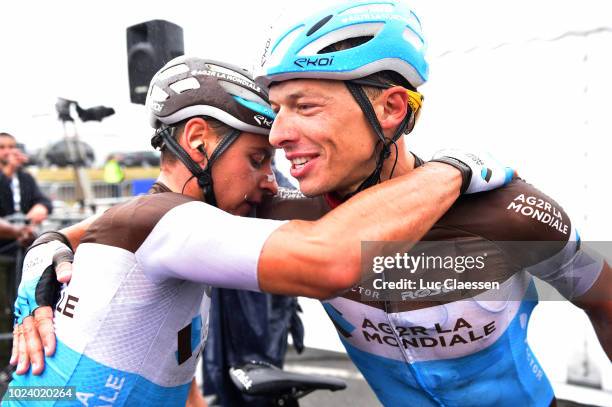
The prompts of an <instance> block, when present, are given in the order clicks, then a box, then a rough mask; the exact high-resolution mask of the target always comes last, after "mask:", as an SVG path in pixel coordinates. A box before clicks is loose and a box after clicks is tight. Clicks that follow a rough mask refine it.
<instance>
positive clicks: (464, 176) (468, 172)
mask: <svg viewBox="0 0 612 407" xmlns="http://www.w3.org/2000/svg"><path fill="white" fill-rule="evenodd" d="M429 162H438V163H443V164H448V165H450V166H451V167H455V168H456V169H458V170H459V171H460V172H461V190H460V191H459V193H460V194H461V195H463V193H464V192H465V191H466V190H467V189H468V187H469V186H470V181H471V180H472V168H470V166H469V165H467V164H466V163H464V162H463V161H461V160H458V159H456V158H454V157H438V158H434V159H433V160H431V161H429Z"/></svg>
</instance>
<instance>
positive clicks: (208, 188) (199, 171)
mask: <svg viewBox="0 0 612 407" xmlns="http://www.w3.org/2000/svg"><path fill="white" fill-rule="evenodd" d="M175 131H176V127H169V126H165V125H163V126H162V127H160V128H159V129H158V130H157V132H156V135H155V137H154V138H156V137H160V138H161V139H162V140H163V146H165V147H166V148H168V150H170V152H171V153H172V154H174V155H175V156H176V157H177V158H178V159H179V160H180V161H181V162H182V163H183V165H185V167H187V169H188V170H189V171H190V172H191V174H192V175H193V177H195V178H196V179H197V181H198V186H199V187H200V188H201V189H202V192H203V194H204V199H205V201H206V203H208V204H209V205H212V206H217V198H216V196H215V191H214V188H213V178H212V164H213V162H215V161H216V160H217V158H219V156H220V155H221V154H222V153H223V152H224V151H225V150H227V148H228V147H229V146H230V145H231V144H232V143H233V142H234V141H236V139H237V138H238V136H239V135H240V130H233V131H232V132H230V133H229V134H228V135H227V136H225V137H223V139H221V141H220V142H219V144H218V145H217V147H216V148H215V150H214V151H213V153H212V154H211V156H210V157H208V155H207V154H206V151H205V150H204V155H205V156H206V159H207V162H206V167H204V168H202V167H200V166H199V165H198V164H197V163H196V162H195V161H193V160H192V159H191V157H190V156H189V154H187V152H186V151H185V150H184V149H183V147H181V145H180V144H179V143H178V142H177V141H176V140H175V138H174V132H175Z"/></svg>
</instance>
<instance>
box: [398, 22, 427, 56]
mask: <svg viewBox="0 0 612 407" xmlns="http://www.w3.org/2000/svg"><path fill="white" fill-rule="evenodd" d="M403 37H404V39H405V40H406V41H407V42H408V43H409V44H410V45H412V46H413V47H414V49H416V50H417V51H420V50H421V49H422V48H423V46H424V45H425V43H423V39H422V38H421V37H419V36H418V35H417V34H416V33H415V32H414V31H412V29H411V28H410V27H406V29H405V30H404V34H403Z"/></svg>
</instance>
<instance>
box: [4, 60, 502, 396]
mask: <svg viewBox="0 0 612 407" xmlns="http://www.w3.org/2000/svg"><path fill="white" fill-rule="evenodd" d="M147 107H148V108H149V109H150V111H151V124H152V125H153V126H154V128H155V129H156V131H155V134H154V137H153V139H152V144H153V145H154V146H155V147H158V148H161V150H162V163H161V167H162V171H161V174H160V176H159V178H158V180H157V182H156V184H155V185H154V187H153V190H152V194H150V195H147V196H143V197H139V198H136V199H134V200H132V201H130V202H128V203H125V204H121V205H118V206H115V207H113V208H111V209H109V210H108V211H107V212H105V213H104V214H103V215H101V216H100V217H99V218H97V219H93V220H90V221H88V222H86V225H85V227H86V229H85V230H83V228H82V227H76V228H75V230H78V232H77V233H72V232H71V230H67V231H66V233H67V234H68V236H69V238H66V237H64V236H62V235H61V234H59V233H57V232H54V233H51V234H47V235H43V236H42V237H41V238H40V239H38V241H37V242H35V245H34V247H33V248H31V249H30V251H29V253H28V254H27V256H26V259H25V261H24V262H25V269H24V277H23V281H22V284H21V287H20V292H19V298H18V300H17V303H16V306H17V307H16V313H17V316H18V321H17V322H19V323H21V322H23V325H22V332H23V335H24V338H22V339H25V335H27V336H28V339H29V340H30V341H31V340H33V337H32V336H31V333H32V329H33V325H34V321H33V318H32V317H31V314H32V313H33V312H34V311H36V309H37V308H38V307H39V306H40V305H46V304H50V303H54V302H55V299H54V298H52V297H53V292H52V290H51V291H49V290H46V286H45V282H46V281H48V280H49V279H50V278H53V270H52V267H49V266H50V265H51V263H52V261H51V260H52V258H53V257H56V260H57V256H56V255H58V254H59V255H60V256H64V255H65V254H66V252H67V251H69V249H68V246H70V245H71V244H72V245H74V246H76V245H77V244H79V243H80V244H79V246H78V249H77V250H76V253H75V257H74V273H73V278H72V280H71V283H70V285H69V286H67V287H66V288H64V289H63V290H62V293H61V298H60V300H59V302H58V303H57V307H56V309H55V310H56V312H55V316H54V324H55V328H56V333H57V346H56V350H55V353H54V354H53V355H52V356H51V355H50V353H49V354H48V355H47V356H48V358H47V360H46V364H47V368H46V369H44V371H43V372H42V374H41V375H37V374H38V373H40V371H41V370H42V361H40V360H33V372H29V373H27V374H25V375H19V374H18V375H15V378H14V380H13V382H12V383H11V387H10V388H9V390H8V393H7V394H9V395H10V394H11V392H12V389H16V388H18V386H35V385H36V386H43V385H45V386H50V385H53V386H74V388H73V392H74V393H75V394H74V397H76V399H77V400H79V401H81V402H82V403H84V404H87V403H88V404H90V405H92V404H94V403H104V402H112V403H113V404H114V405H132V404H133V403H135V402H144V403H146V404H147V405H180V404H184V403H185V399H186V398H187V393H188V389H189V385H190V383H191V379H192V377H193V374H194V369H195V366H196V363H197V360H198V357H199V355H200V351H201V347H202V346H203V343H204V338H205V336H206V320H207V314H208V303H209V299H208V296H207V294H206V292H207V287H209V286H219V287H227V288H238V289H246V290H263V291H267V292H271V293H280V294H289V295H306V296H311V297H317V298H328V297H331V296H334V295H337V294H339V293H340V292H342V291H344V290H346V289H348V288H350V287H351V286H352V285H354V284H355V283H357V282H358V280H359V278H360V277H361V274H362V273H361V268H360V248H361V247H360V245H361V241H364V240H390V239H409V240H418V239H419V237H420V236H421V235H422V234H423V233H424V232H425V231H426V230H427V229H428V228H429V227H431V225H432V224H433V223H434V222H435V221H436V220H437V219H438V218H439V217H440V216H441V215H442V214H443V213H444V211H445V210H446V209H447V208H448V207H450V205H451V204H452V202H453V201H454V200H455V199H456V198H457V197H458V195H459V193H460V190H463V191H465V190H470V191H472V190H473V191H478V190H480V191H482V190H486V189H490V188H493V187H496V186H499V185H501V184H502V183H503V182H504V181H505V177H504V176H503V174H504V173H505V168H504V167H500V166H498V165H492V166H487V167H485V165H484V163H475V162H468V163H463V162H459V161H456V160H455V159H452V158H446V160H449V163H450V165H447V164H443V163H431V164H426V165H424V168H423V169H422V170H420V171H416V172H414V173H413V174H410V175H408V176H406V177H401V178H398V180H397V181H395V182H392V183H389V184H388V186H385V187H376V188H372V189H371V190H369V191H364V193H363V194H360V196H358V197H357V196H356V197H355V198H354V199H353V200H351V203H350V204H347V205H343V208H340V209H339V210H338V211H332V212H331V213H329V214H328V215H326V216H325V217H324V218H322V219H321V220H318V221H312V222H304V221H290V222H279V221H273V220H263V219H250V218H244V217H238V216H232V214H233V215H247V214H249V213H250V212H251V211H252V210H253V209H254V208H255V207H256V206H257V205H259V204H261V203H262V201H263V200H264V198H265V197H266V196H270V195H273V194H274V193H276V190H277V187H276V184H275V180H274V177H273V175H272V172H271V167H270V161H271V157H272V153H273V149H272V147H271V146H270V145H269V144H268V142H267V139H266V137H265V135H266V134H267V133H268V131H269V128H270V126H271V125H272V121H273V118H274V114H273V113H272V112H271V110H270V108H269V106H268V104H267V95H266V91H265V89H264V88H261V87H260V86H259V85H258V84H257V83H255V82H254V81H253V80H252V79H251V78H250V77H249V74H248V73H247V72H246V71H243V70H241V69H239V68H236V67H233V66H231V65H228V64H223V63H219V62H214V61H208V60H202V59H199V58H189V57H180V58H177V59H175V60H173V61H171V62H169V63H168V64H167V65H166V66H165V67H164V68H162V69H161V70H160V71H159V72H158V73H157V74H156V76H155V77H154V78H153V80H152V82H151V87H150V90H149V94H148V98H147ZM483 168H490V169H492V170H493V171H495V172H496V173H501V174H502V175H501V176H499V177H497V180H496V181H495V182H491V183H489V184H486V185H484V184H483V183H481V182H477V183H476V184H473V183H472V182H471V181H472V178H476V177H471V174H472V173H475V174H479V173H480V172H481V171H482V169H483ZM438 180H443V183H442V184H436V183H435V182H434V181H438ZM419 197H420V198H419ZM425 197H427V199H434V201H435V205H424V204H423V202H424V201H425ZM381 200H382V201H387V202H388V201H393V202H394V207H393V208H388V210H386V211H385V214H384V216H382V217H381V216H379V215H378V214H377V213H379V212H378V211H377V208H378V207H379V202H380V201H381ZM202 201H204V202H202ZM404 212H410V213H412V214H413V215H411V216H409V217H404V219H405V220H404V221H402V222H397V221H396V219H397V217H398V216H399V215H400V214H402V213H404ZM81 226H83V225H81ZM350 227H357V228H358V230H359V231H358V232H355V233H350V234H347V233H346V230H347V229H348V228H350ZM79 241H80V242H79ZM338 252H341V253H343V255H342V256H337V253H338ZM34 316H35V317H37V321H38V322H40V321H41V319H40V318H38V316H37V315H36V314H34ZM45 340H46V345H47V346H49V345H50V344H51V343H50V342H49V339H48V338H45ZM21 343H24V342H23V341H21ZM20 356H23V355H20ZM27 368H28V359H27V358H26V357H22V358H21V360H20V366H19V367H18V372H19V373H23V372H24V371H25V370H27ZM11 402H15V403H18V400H15V401H11Z"/></svg>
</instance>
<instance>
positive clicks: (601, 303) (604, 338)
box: [572, 262, 612, 361]
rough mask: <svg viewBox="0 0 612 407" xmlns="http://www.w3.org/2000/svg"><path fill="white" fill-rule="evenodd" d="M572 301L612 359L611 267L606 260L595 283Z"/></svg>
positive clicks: (611, 359)
mask: <svg viewBox="0 0 612 407" xmlns="http://www.w3.org/2000/svg"><path fill="white" fill-rule="evenodd" d="M572 303H573V304H574V305H576V306H578V307H580V308H582V309H583V310H584V312H586V314H587V315H588V316H589V319H590V320H591V324H593V328H594V329H595V333H596V334H597V338H598V339H599V343H601V346H602V348H603V350H604V351H605V352H606V355H608V358H609V359H610V361H612V268H610V265H609V264H608V263H607V262H604V266H603V270H602V271H601V274H600V275H599V277H598V278H597V280H596V281H595V284H593V286H592V287H591V288H590V289H589V290H588V291H587V292H586V293H584V294H583V295H581V296H580V297H578V298H576V299H575V300H573V301H572Z"/></svg>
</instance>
